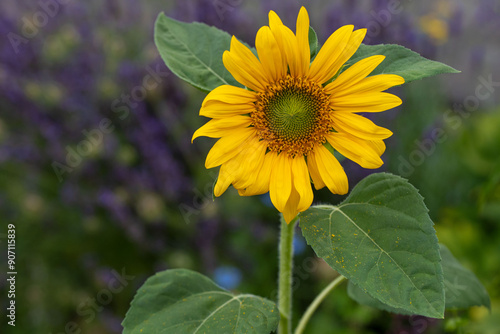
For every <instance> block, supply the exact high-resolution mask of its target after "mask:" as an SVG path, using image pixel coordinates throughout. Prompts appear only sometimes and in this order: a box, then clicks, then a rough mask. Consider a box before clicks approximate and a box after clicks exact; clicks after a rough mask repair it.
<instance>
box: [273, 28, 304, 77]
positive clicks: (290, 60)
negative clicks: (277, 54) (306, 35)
mask: <svg viewBox="0 0 500 334" xmlns="http://www.w3.org/2000/svg"><path fill="white" fill-rule="evenodd" d="M278 29H279V31H280V34H281V38H282V40H283V47H284V49H285V58H286V63H287V64H288V68H289V69H290V75H292V76H294V77H298V76H301V75H302V71H301V67H300V63H299V58H298V55H299V45H298V44H297V38H296V37H295V35H294V34H293V32H292V31H291V30H290V29H289V28H288V27H287V26H284V25H283V26H279V27H278Z"/></svg>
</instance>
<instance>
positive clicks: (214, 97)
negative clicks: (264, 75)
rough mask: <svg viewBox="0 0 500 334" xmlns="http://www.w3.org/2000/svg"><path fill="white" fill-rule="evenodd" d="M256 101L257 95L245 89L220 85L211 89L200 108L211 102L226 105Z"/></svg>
mask: <svg viewBox="0 0 500 334" xmlns="http://www.w3.org/2000/svg"><path fill="white" fill-rule="evenodd" d="M256 100H257V94H255V93H254V92H251V91H249V90H247V89H244V88H240V87H235V86H230V85H222V86H219V87H217V88H215V89H213V90H212V91H211V92H210V93H208V95H207V96H206V97H205V99H204V100H203V102H202V104H201V105H202V107H203V106H206V105H207V104H208V105H210V104H211V103H213V102H216V103H218V102H223V103H227V104H241V105H244V104H250V103H253V102H255V101H256Z"/></svg>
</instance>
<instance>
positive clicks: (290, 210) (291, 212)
mask: <svg viewBox="0 0 500 334" xmlns="http://www.w3.org/2000/svg"><path fill="white" fill-rule="evenodd" d="M299 201H300V195H299V193H298V192H297V190H295V188H294V187H292V192H291V193H290V197H289V198H288V201H287V202H286V205H285V210H283V218H285V221H286V223H287V224H289V223H290V222H291V221H292V220H293V218H295V217H296V216H297V214H298V213H299V212H300V210H299V209H298V208H297V207H298V205H299Z"/></svg>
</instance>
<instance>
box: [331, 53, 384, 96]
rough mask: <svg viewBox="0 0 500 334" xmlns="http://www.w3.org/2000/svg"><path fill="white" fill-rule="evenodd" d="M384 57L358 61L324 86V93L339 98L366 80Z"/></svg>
mask: <svg viewBox="0 0 500 334" xmlns="http://www.w3.org/2000/svg"><path fill="white" fill-rule="evenodd" d="M384 59H385V56H381V55H380V56H371V57H368V58H365V59H362V60H360V61H358V62H357V63H356V64H354V65H352V66H351V67H349V68H348V69H347V70H345V71H344V72H342V73H341V74H340V75H339V76H338V77H337V78H336V79H335V80H333V81H332V82H331V83H329V84H328V85H326V86H325V91H326V92H327V93H328V94H331V95H332V96H341V95H343V94H342V93H343V91H344V90H345V89H347V88H349V87H351V86H353V85H355V84H357V83H358V82H360V81H361V80H363V79H364V78H366V77H367V76H368V75H369V74H370V73H371V72H372V71H373V70H374V69H375V68H376V67H377V66H378V65H380V63H381V62H382V61H383V60H384Z"/></svg>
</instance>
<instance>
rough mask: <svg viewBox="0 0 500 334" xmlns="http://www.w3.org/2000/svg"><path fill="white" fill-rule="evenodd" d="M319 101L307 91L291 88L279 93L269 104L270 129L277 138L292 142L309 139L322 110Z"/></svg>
mask: <svg viewBox="0 0 500 334" xmlns="http://www.w3.org/2000/svg"><path fill="white" fill-rule="evenodd" d="M318 102H319V101H315V100H314V98H313V96H311V95H310V94H308V93H307V92H305V91H297V90H294V89H291V88H288V89H286V90H282V91H280V92H277V93H276V95H274V96H273V97H272V98H271V99H270V100H269V102H268V105H267V116H268V119H269V128H270V130H271V131H272V132H274V133H275V134H276V135H277V136H279V137H281V138H286V139H290V140H297V139H300V138H304V137H307V136H308V135H309V134H310V133H311V132H312V131H314V126H315V123H316V115H317V113H318V111H319V110H320V109H321V105H320V103H318Z"/></svg>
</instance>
